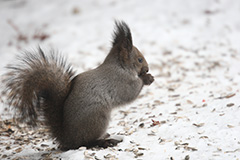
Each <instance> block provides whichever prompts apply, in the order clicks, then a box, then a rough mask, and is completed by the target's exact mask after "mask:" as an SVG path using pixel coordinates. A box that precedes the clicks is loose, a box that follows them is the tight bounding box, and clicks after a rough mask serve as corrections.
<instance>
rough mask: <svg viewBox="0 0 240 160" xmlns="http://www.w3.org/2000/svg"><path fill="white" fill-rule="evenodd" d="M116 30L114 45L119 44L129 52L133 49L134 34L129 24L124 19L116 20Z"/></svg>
mask: <svg viewBox="0 0 240 160" xmlns="http://www.w3.org/2000/svg"><path fill="white" fill-rule="evenodd" d="M115 27H116V28H115V30H114V33H113V42H112V45H113V47H115V46H119V47H121V48H122V47H123V48H125V49H127V51H128V52H131V51H132V48H133V44H132V35H131V31H130V29H129V27H128V25H127V24H126V23H125V22H124V21H121V22H119V21H115Z"/></svg>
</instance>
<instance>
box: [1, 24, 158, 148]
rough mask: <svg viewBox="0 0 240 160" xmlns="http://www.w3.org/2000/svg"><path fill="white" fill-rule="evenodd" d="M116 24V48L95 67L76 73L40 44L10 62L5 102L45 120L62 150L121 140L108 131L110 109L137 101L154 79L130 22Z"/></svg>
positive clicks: (26, 116) (29, 119)
mask: <svg viewBox="0 0 240 160" xmlns="http://www.w3.org/2000/svg"><path fill="white" fill-rule="evenodd" d="M115 25H116V27H115V30H114V33H113V42H112V48H111V50H110V52H109V54H108V55H107V57H106V58H105V60H104V62H103V63H102V64H101V65H100V66H98V67H97V68H95V69H93V70H90V71H86V72H83V73H80V74H78V75H75V74H74V72H73V70H72V67H71V65H69V64H67V62H66V60H65V58H64V57H63V56H62V55H59V54H57V53H56V52H50V53H49V54H45V53H44V52H43V50H42V49H41V48H40V47H39V48H38V50H37V52H28V51H26V52H25V53H24V54H23V55H21V57H20V61H21V62H20V63H19V64H14V65H9V66H8V67H7V68H8V71H7V73H6V74H5V78H4V81H3V82H4V84H5V86H6V87H5V89H4V93H5V94H6V95H7V96H6V97H7V102H8V103H9V104H10V105H11V106H12V107H13V108H14V109H16V110H17V111H18V112H17V113H19V117H20V119H21V120H23V121H24V122H26V123H28V124H30V125H31V126H37V125H38V124H39V123H38V122H40V121H42V120H43V121H44V125H45V126H47V127H49V130H50V133H51V135H52V137H53V138H55V139H56V141H57V142H58V143H59V146H60V149H62V150H68V149H77V148H79V147H81V146H86V147H95V146H98V147H103V148H106V147H109V146H115V145H117V144H118V143H119V142H120V141H119V140H115V139H108V138H107V137H109V135H108V134H107V133H106V130H107V127H108V124H109V120H110V114H111V111H112V109H114V108H117V107H119V106H122V105H125V104H128V103H130V102H132V101H134V100H135V99H136V98H137V97H138V95H139V93H140V91H141V90H142V87H143V86H144V85H150V84H151V83H152V82H153V81H154V77H153V76H152V75H151V74H149V73H148V70H149V68H148V63H147V62H146V60H145V58H144V56H143V55H142V53H141V52H140V51H139V50H138V49H137V48H136V47H135V46H134V45H133V43H132V36H131V31H130V29H129V27H128V25H127V24H126V23H125V22H123V21H115Z"/></svg>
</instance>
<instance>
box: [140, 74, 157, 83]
mask: <svg viewBox="0 0 240 160" xmlns="http://www.w3.org/2000/svg"><path fill="white" fill-rule="evenodd" d="M140 78H141V79H142V81H143V84H144V85H150V84H152V82H153V81H154V77H153V76H152V75H151V74H144V75H141V77H140Z"/></svg>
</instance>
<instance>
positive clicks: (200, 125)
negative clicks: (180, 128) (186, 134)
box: [193, 123, 205, 127]
mask: <svg viewBox="0 0 240 160" xmlns="http://www.w3.org/2000/svg"><path fill="white" fill-rule="evenodd" d="M204 124H205V123H199V124H196V123H193V125H194V126H196V127H202V126H204Z"/></svg>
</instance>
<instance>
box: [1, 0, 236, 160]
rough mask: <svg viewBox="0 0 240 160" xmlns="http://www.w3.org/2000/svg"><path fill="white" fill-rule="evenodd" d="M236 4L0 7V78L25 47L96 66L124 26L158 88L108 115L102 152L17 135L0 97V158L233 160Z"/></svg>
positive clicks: (59, 1)
mask: <svg viewBox="0 0 240 160" xmlns="http://www.w3.org/2000/svg"><path fill="white" fill-rule="evenodd" d="M239 15H240V1H239V0H225V1H224V0H182V1H177V0H175V1H174V0H168V1H164V0H149V1H144V0H128V1H127V0H122V1H114V0H103V1H94V0H82V1H76V0H68V1H65V0H52V1H48V0H41V1H39V0H31V1H30V0H11V1H10V0H9V1H7V0H2V1H0V19H1V20H0V35H1V38H0V59H1V63H0V73H1V74H2V73H3V72H4V68H3V67H4V66H5V65H6V64H7V63H10V62H11V61H12V60H13V57H14V55H16V54H18V53H19V52H20V51H21V50H24V49H28V50H29V49H33V48H35V47H37V46H38V45H40V46H41V47H42V48H44V50H45V51H47V50H48V49H51V48H54V49H58V50H59V51H61V52H62V53H63V54H66V55H67V57H69V61H70V62H71V63H72V64H73V66H74V68H75V69H76V70H77V71H78V72H82V71H86V70H89V69H91V68H94V67H96V66H97V65H98V64H100V63H101V62H102V61H103V59H104V57H105V56H106V55H107V53H108V51H109V49H110V47H111V43H110V41H111V34H112V30H113V22H114V19H119V20H125V21H126V22H127V23H128V24H129V26H130V28H131V30H132V35H133V40H134V44H135V45H136V46H137V47H138V48H139V49H140V50H141V51H142V52H143V53H144V55H145V57H146V59H147V61H148V63H149V65H150V72H151V73H152V74H153V75H154V76H155V82H154V83H153V84H152V85H151V86H149V87H145V88H144V89H143V91H142V92H141V94H140V96H139V98H138V100H137V101H135V102H134V103H132V104H130V105H128V106H125V107H123V108H119V109H117V110H115V111H114V112H113V114H112V121H111V124H110V126H109V130H108V132H109V133H110V134H112V135H115V136H121V137H123V138H124V141H123V142H122V143H120V144H119V145H118V146H117V147H114V148H108V149H90V150H87V149H86V148H80V149H79V150H70V151H67V152H61V151H58V150H56V148H57V145H56V144H54V142H53V140H52V139H50V138H49V136H48V134H47V133H46V131H45V130H44V129H42V128H40V129H39V130H30V131H29V129H28V128H19V126H18V125H16V124H15V123H14V122H13V121H12V119H11V117H12V116H11V112H9V111H8V109H6V107H7V105H6V104H4V103H3V102H2V99H3V98H1V97H0V101H1V102H0V113H1V114H0V159H41V158H42V159H59V158H61V159H120V160H122V159H143V160H148V159H149V160H155V159H163V160H165V159H174V160H181V159H185V160H187V159H194V160H196V159H199V160H210V159H216V160H221V159H223V160H226V159H228V160H237V159H240V117H239V116H240V91H239V88H240V85H239V82H240V68H239V63H240V18H239Z"/></svg>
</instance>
